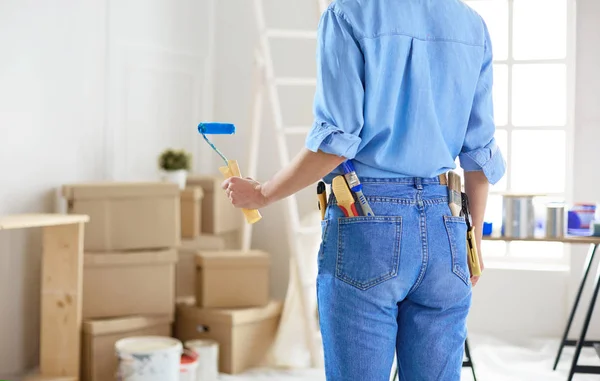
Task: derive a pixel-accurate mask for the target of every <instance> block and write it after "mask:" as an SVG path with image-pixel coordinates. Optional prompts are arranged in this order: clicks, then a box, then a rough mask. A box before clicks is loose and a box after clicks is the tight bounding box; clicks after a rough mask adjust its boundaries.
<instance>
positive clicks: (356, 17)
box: [306, 0, 505, 184]
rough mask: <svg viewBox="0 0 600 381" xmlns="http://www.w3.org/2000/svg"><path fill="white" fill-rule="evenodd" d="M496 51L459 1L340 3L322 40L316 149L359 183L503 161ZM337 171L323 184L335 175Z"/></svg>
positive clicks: (495, 171)
mask: <svg viewBox="0 0 600 381" xmlns="http://www.w3.org/2000/svg"><path fill="white" fill-rule="evenodd" d="M492 76H493V75H492V45H491V43H490V36H489V33H488V29H487V27H486V25H485V23H484V21H483V19H482V18H481V17H480V16H479V15H478V14H477V13H476V12H475V11H473V10H472V9H471V8H469V7H468V6H467V5H465V4H463V3H462V2H461V1H460V0H402V1H399V0H338V1H335V2H334V3H332V5H331V6H330V7H329V8H328V10H327V11H326V12H325V13H324V14H323V16H322V18H321V21H320V24H319V32H318V49H317V90H316V94H315V100H314V115H315V122H314V125H313V127H312V129H311V131H310V133H309V134H308V137H307V139H306V147H307V148H308V149H310V150H311V151H315V152H316V151H317V150H321V151H323V152H326V153H331V154H335V155H339V156H342V157H345V158H347V159H353V163H354V165H355V167H356V171H357V174H358V175H359V177H375V178H389V177H406V176H410V177H435V176H437V175H439V174H441V173H443V172H446V171H448V170H452V169H455V168H456V165H455V162H456V158H457V157H458V158H459V161H460V166H461V167H462V168H463V169H464V170H465V171H479V170H483V172H484V173H485V175H486V176H487V178H488V180H489V181H490V182H491V183H492V184H494V183H496V182H497V181H498V180H499V179H500V178H501V177H502V176H503V175H504V173H505V161H504V159H503V157H502V154H501V152H500V150H499V149H498V146H497V145H496V141H495V139H494V133H495V129H496V128H495V125H494V116H493V104H492ZM338 171H339V169H338V170H336V171H334V172H333V173H332V174H330V175H329V176H327V177H326V178H325V179H326V180H330V179H331V177H332V175H334V174H336V173H339V172H338Z"/></svg>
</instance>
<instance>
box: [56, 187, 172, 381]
mask: <svg viewBox="0 0 600 381" xmlns="http://www.w3.org/2000/svg"><path fill="white" fill-rule="evenodd" d="M63 195H64V197H65V198H66V200H67V203H68V212H69V213H75V214H87V215H89V216H90V222H89V223H88V225H87V226H86V230H85V241H84V242H85V243H84V245H85V247H84V251H85V258H84V271H83V301H82V310H83V311H82V314H83V319H84V322H83V332H82V336H83V338H82V364H81V370H82V371H81V373H82V374H81V379H82V380H83V381H106V380H109V379H114V377H115V374H116V370H117V358H116V357H115V354H114V344H115V342H116V341H117V340H119V339H120V338H123V337H128V336H135V335H148V334H152V335H163V336H170V335H171V325H172V323H173V320H174V312H175V266H176V263H177V250H176V249H177V247H179V245H180V242H181V209H180V202H181V195H180V190H179V188H178V187H177V185H176V184H169V183H139V182H138V183H112V182H111V183H96V184H74V185H65V186H64V187H63Z"/></svg>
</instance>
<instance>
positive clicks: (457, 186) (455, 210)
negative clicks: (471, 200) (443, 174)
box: [448, 171, 462, 217]
mask: <svg viewBox="0 0 600 381" xmlns="http://www.w3.org/2000/svg"><path fill="white" fill-rule="evenodd" d="M448 206H449V207H450V211H451V212H452V215H453V216H455V217H457V216H459V215H460V211H461V210H462V182H461V179H460V176H459V175H458V174H457V173H456V172H453V171H450V172H448Z"/></svg>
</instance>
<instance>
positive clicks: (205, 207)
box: [187, 176, 245, 234]
mask: <svg viewBox="0 0 600 381" xmlns="http://www.w3.org/2000/svg"><path fill="white" fill-rule="evenodd" d="M224 180H225V179H224V178H222V177H215V176H190V177H188V178H187V186H199V187H201V188H202V190H203V191H204V197H203V198H202V222H201V225H202V232H203V233H206V234H221V233H226V232H230V231H233V230H239V229H240V228H241V227H242V223H243V222H244V221H245V220H244V215H243V213H242V211H241V210H240V209H236V208H234V207H233V205H231V201H229V199H228V198H227V195H226V194H225V191H224V190H223V189H221V184H222V183H223V181H224Z"/></svg>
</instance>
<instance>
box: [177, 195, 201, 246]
mask: <svg viewBox="0 0 600 381" xmlns="http://www.w3.org/2000/svg"><path fill="white" fill-rule="evenodd" d="M203 197H204V192H203V191H202V188H200V187H188V188H185V189H184V190H182V191H181V204H180V205H181V238H188V239H189V238H196V237H198V236H199V235H200V233H201V228H202V224H201V222H202V219H201V213H202V208H201V206H202V198H203Z"/></svg>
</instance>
